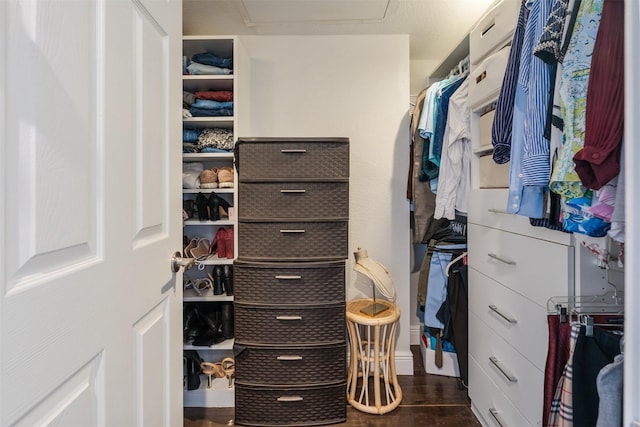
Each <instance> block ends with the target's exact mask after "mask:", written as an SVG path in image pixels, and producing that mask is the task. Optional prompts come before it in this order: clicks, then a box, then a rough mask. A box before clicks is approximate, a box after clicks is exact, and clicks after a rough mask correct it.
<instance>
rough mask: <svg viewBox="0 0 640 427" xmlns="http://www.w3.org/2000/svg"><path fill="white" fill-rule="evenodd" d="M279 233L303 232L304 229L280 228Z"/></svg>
mask: <svg viewBox="0 0 640 427" xmlns="http://www.w3.org/2000/svg"><path fill="white" fill-rule="evenodd" d="M280 232H281V233H304V232H305V230H304V229H300V230H280Z"/></svg>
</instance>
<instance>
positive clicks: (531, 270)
mask: <svg viewBox="0 0 640 427" xmlns="http://www.w3.org/2000/svg"><path fill="white" fill-rule="evenodd" d="M468 233H469V265H470V267H472V268H474V269H476V270H477V271H479V272H481V273H483V274H485V275H486V276H489V277H491V278H493V279H495V280H496V281H497V282H499V283H501V284H502V285H504V286H506V287H508V288H510V289H512V290H514V291H515V292H518V293H519V294H521V295H524V296H525V297H527V298H529V299H531V300H532V301H534V302H535V303H536V304H538V305H540V306H542V307H545V308H546V306H547V300H548V299H549V298H550V297H552V296H554V295H566V294H567V293H568V289H569V285H570V284H572V283H573V273H572V272H573V257H572V256H570V254H571V253H572V248H570V247H568V246H564V245H559V244H557V243H551V242H547V241H544V240H539V239H533V238H531V237H526V236H522V235H519V234H514V233H509V232H505V231H501V230H496V229H493V228H488V227H483V226H479V225H475V224H470V225H469V227H468Z"/></svg>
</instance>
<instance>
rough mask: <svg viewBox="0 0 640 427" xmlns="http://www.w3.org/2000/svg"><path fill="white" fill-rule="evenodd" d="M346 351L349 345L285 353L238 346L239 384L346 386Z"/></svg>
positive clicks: (236, 350)
mask: <svg viewBox="0 0 640 427" xmlns="http://www.w3.org/2000/svg"><path fill="white" fill-rule="evenodd" d="M346 348H347V347H346V344H339V345H333V346H325V347H297V348H286V349H283V348H273V347H269V348H264V347H243V346H240V345H236V346H235V348H234V353H235V354H236V357H235V360H236V381H237V382H240V383H243V384H254V385H269V384H278V385H281V386H287V385H305V384H306V385H322V384H335V383H339V382H344V381H345V377H346V357H347V350H346Z"/></svg>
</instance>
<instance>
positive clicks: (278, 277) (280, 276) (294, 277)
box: [275, 275, 302, 280]
mask: <svg viewBox="0 0 640 427" xmlns="http://www.w3.org/2000/svg"><path fill="white" fill-rule="evenodd" d="M275 278H276V279H279V280H300V279H302V276H283V275H278V276H275Z"/></svg>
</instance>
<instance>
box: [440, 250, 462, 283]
mask: <svg viewBox="0 0 640 427" xmlns="http://www.w3.org/2000/svg"><path fill="white" fill-rule="evenodd" d="M466 256H467V252H463V253H461V254H460V255H458V256H457V257H455V258H454V259H452V260H451V261H449V264H447V267H446V268H445V269H444V274H445V276H447V277H449V269H450V268H451V266H452V265H453V264H455V263H456V262H458V261H460V260H461V259H463V258H465V257H466Z"/></svg>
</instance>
